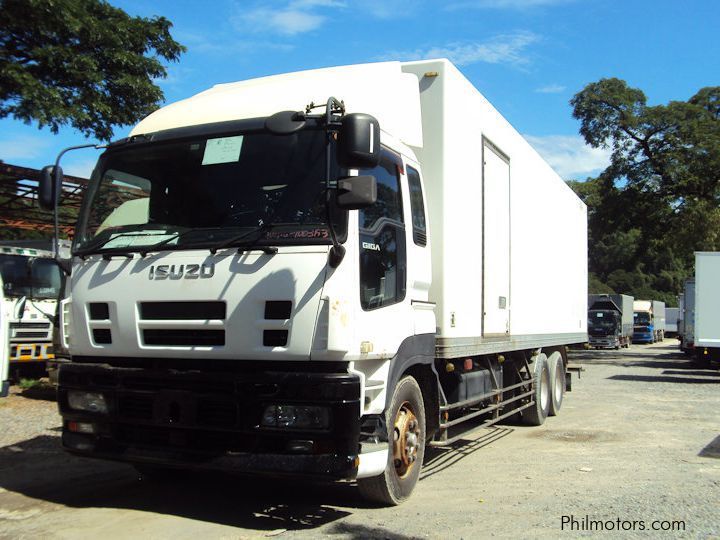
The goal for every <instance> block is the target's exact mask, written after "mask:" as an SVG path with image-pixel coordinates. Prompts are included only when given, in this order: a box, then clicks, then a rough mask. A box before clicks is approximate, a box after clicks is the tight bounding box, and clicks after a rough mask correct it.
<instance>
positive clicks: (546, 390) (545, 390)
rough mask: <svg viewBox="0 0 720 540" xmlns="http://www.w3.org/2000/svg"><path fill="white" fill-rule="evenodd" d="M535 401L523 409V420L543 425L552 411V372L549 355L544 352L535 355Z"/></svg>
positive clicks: (535, 424) (529, 423)
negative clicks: (550, 370)
mask: <svg viewBox="0 0 720 540" xmlns="http://www.w3.org/2000/svg"><path fill="white" fill-rule="evenodd" d="M533 383H534V389H535V395H534V399H535V403H534V404H533V406H532V407H528V408H527V409H525V410H524V411H523V421H524V422H525V423H526V424H528V425H531V426H541V425H543V423H544V422H545V419H546V418H547V416H548V414H549V412H550V394H551V391H550V373H549V371H548V364H547V357H546V356H545V355H544V354H542V353H541V354H538V355H537V356H535V363H534V368H533Z"/></svg>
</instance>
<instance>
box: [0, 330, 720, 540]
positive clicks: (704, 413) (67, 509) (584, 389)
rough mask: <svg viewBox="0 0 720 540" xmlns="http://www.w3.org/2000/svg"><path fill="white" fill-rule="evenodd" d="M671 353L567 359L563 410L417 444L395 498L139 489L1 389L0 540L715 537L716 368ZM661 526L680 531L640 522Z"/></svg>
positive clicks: (240, 487)
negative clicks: (405, 484)
mask: <svg viewBox="0 0 720 540" xmlns="http://www.w3.org/2000/svg"><path fill="white" fill-rule="evenodd" d="M676 351H677V347H676V346H675V342H674V341H671V340H666V341H665V342H664V343H662V344H656V345H652V346H633V347H631V348H630V349H629V350H622V351H579V352H574V353H572V355H571V358H572V360H573V361H574V362H575V363H576V364H578V365H581V366H583V367H584V369H585V371H584V372H583V373H582V378H581V379H580V380H577V378H575V379H574V384H573V391H572V392H571V393H569V394H567V395H566V400H565V403H564V405H563V410H562V412H561V414H560V416H558V417H554V418H549V419H548V420H547V422H546V423H545V425H544V426H542V427H539V428H527V427H518V426H500V427H495V428H492V429H485V430H482V431H480V432H479V433H476V434H475V435H473V436H470V437H468V440H467V441H465V442H463V443H462V444H459V445H457V446H456V447H454V448H453V449H450V450H444V451H436V450H433V451H430V450H428V453H427V455H426V460H425V465H424V469H423V475H422V478H421V481H420V484H419V485H418V487H417V489H416V491H415V493H414V494H413V497H412V498H411V500H410V501H409V502H407V503H405V504H404V505H402V506H400V507H398V508H375V507H372V506H369V505H367V504H366V503H364V502H363V501H362V500H361V499H360V498H359V496H358V494H357V492H356V489H355V488H354V486H352V485H329V486H327V485H325V486H323V485H308V484H295V483H291V482H282V481H275V480H273V481H270V480H263V481H260V480H248V479H245V478H238V477H222V476H203V477H200V476H190V477H184V478H183V480H181V481H179V482H177V483H174V484H165V485H162V484H153V483H149V482H147V481H145V480H141V479H138V477H137V475H136V474H135V473H134V472H133V470H132V469H131V468H130V467H128V466H125V465H122V464H115V463H105V462H100V461H93V460H85V459H79V458H74V457H72V456H69V455H66V454H64V453H62V452H61V451H60V450H59V448H58V444H59V441H58V437H59V426H60V419H59V416H58V414H57V409H56V406H55V404H54V403H53V402H52V392H51V391H48V390H47V389H32V390H29V391H25V392H21V391H20V390H19V389H17V388H13V394H12V395H11V396H10V397H9V398H7V399H5V400H0V425H2V430H1V431H0V538H36V537H42V538H86V537H91V536H92V537H95V536H101V537H105V538H135V537H137V536H139V535H143V536H146V537H152V538H168V537H173V538H181V539H182V538H188V539H190V538H192V539H195V538H197V537H209V538H263V537H273V536H277V537H281V538H318V537H329V538H338V539H361V538H387V539H394V540H399V539H407V538H480V537H488V536H496V537H502V538H536V537H542V538H558V537H568V538H575V537H591V536H604V537H608V536H609V537H617V536H620V537H623V538H658V537H660V538H664V537H667V538H671V537H672V538H675V537H682V538H720V517H718V509H720V426H719V425H718V413H717V411H718V410H719V409H720V372H719V371H717V370H703V369H699V368H697V367H695V366H693V365H692V364H691V363H690V362H689V361H688V360H687V359H686V358H685V357H683V356H682V355H680V354H678V353H677V352H676ZM600 521H601V522H602V527H603V528H604V529H605V531H604V532H598V531H597V528H598V525H597V523H591V522H600ZM656 521H657V523H655V522H656ZM673 521H676V522H683V523H682V528H681V530H675V531H669V532H662V531H653V530H651V528H652V527H653V526H666V527H672V526H673V524H672V522H673ZM591 526H593V527H594V530H592V531H591V530H588V529H589V528H590V527H591ZM674 526H675V528H676V529H677V528H678V527H680V526H681V524H680V523H676V524H675V525H674ZM642 527H645V530H644V531H643V530H642ZM623 529H625V530H623ZM619 530H620V531H621V532H620V533H619V532H618V531H619Z"/></svg>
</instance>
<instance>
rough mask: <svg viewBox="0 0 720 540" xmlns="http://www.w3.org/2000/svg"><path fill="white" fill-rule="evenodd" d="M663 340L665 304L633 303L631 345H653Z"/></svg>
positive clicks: (646, 301)
mask: <svg viewBox="0 0 720 540" xmlns="http://www.w3.org/2000/svg"><path fill="white" fill-rule="evenodd" d="M663 339H665V302H660V301H658V300H635V301H634V302H633V343H655V342H657V341H662V340H663Z"/></svg>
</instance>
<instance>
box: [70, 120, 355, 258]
mask: <svg viewBox="0 0 720 540" xmlns="http://www.w3.org/2000/svg"><path fill="white" fill-rule="evenodd" d="M325 152H326V136H325V132H324V131H322V130H304V131H301V132H299V133H295V134H292V135H283V136H276V135H271V134H269V133H264V132H253V133H244V134H237V135H232V136H226V137H218V136H198V137H196V138H191V139H183V140H175V141H168V142H156V143H149V144H142V145H128V146H125V147H119V148H115V149H111V150H109V151H108V152H106V153H105V155H104V156H103V157H102V158H101V161H100V163H99V165H98V169H97V170H96V173H95V174H94V175H93V183H92V185H91V187H90V189H89V192H88V195H87V196H86V200H85V201H84V203H83V204H84V205H83V211H82V215H81V218H80V220H79V227H78V232H77V235H76V241H75V242H76V243H75V246H74V247H75V250H79V251H82V250H93V249H97V248H103V249H111V248H122V249H128V250H129V249H133V248H136V249H138V250H142V248H143V246H150V245H153V244H157V243H159V242H162V241H163V240H169V241H168V242H166V243H165V244H164V245H163V248H162V249H182V248H191V247H202V246H203V245H212V244H216V243H218V242H222V241H223V240H225V239H231V238H233V237H237V236H238V235H241V236H242V233H243V232H244V231H248V232H250V231H252V230H253V229H257V228H259V227H263V229H262V230H261V235H260V238H258V239H255V238H252V235H250V236H248V237H247V238H252V241H253V243H254V244H256V245H263V244H265V245H267V244H270V243H272V244H310V243H313V244H317V243H330V234H329V230H328V227H327V218H326V210H325V193H326V191H325V176H326V159H325ZM333 155H334V152H333ZM332 166H333V170H332V172H331V174H332V175H333V177H334V178H337V176H338V173H339V171H338V169H337V167H336V166H335V164H332ZM333 209H334V210H333V218H332V219H333V224H334V226H335V229H336V231H337V233H338V236H339V237H340V238H343V237H344V236H345V231H346V222H347V217H346V216H347V213H346V212H343V211H341V210H339V209H336V207H335V205H333ZM268 225H272V227H269V226H268ZM178 233H180V234H178Z"/></svg>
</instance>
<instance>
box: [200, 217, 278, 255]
mask: <svg viewBox="0 0 720 540" xmlns="http://www.w3.org/2000/svg"><path fill="white" fill-rule="evenodd" d="M275 225H276V223H273V222H272V221H267V222H266V223H263V224H262V225H260V226H259V227H256V228H254V229H251V230H249V231H246V232H244V233H242V234H238V235H237V236H233V237H232V238H228V239H226V240H223V241H222V242H220V243H218V244H216V245H214V246H211V247H210V253H212V254H213V255H215V253H217V252H218V250H220V249H224V248H226V247H230V246H232V245H233V244H237V243H238V242H242V241H243V240H245V239H246V238H247V237H248V236H250V235H252V234H256V235H257V236H255V238H253V239H252V240H251V241H250V242H248V243H247V244H245V245H244V246H241V247H240V248H239V249H238V252H240V251H250V250H251V249H259V250H261V251H262V252H264V253H266V254H267V255H273V254H275V253H277V252H278V248H276V247H275V246H256V245H255V244H256V243H257V242H259V241H260V238H261V237H262V235H263V233H265V232H267V231H269V230H270V229H272V228H273V227H275Z"/></svg>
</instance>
